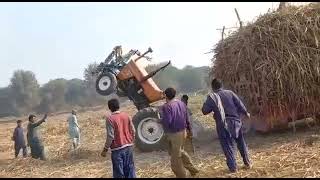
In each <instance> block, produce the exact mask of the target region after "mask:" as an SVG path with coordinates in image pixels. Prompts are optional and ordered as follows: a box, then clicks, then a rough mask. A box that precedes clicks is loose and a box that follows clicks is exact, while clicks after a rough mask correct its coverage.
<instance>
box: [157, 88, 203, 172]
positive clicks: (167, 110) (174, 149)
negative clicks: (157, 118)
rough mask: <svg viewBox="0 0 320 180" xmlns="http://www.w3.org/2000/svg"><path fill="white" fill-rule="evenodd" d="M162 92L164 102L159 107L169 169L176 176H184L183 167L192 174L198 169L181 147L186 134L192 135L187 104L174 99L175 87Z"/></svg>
mask: <svg viewBox="0 0 320 180" xmlns="http://www.w3.org/2000/svg"><path fill="white" fill-rule="evenodd" d="M164 93H165V96H166V103H165V104H164V105H163V106H162V109H161V122H162V125H163V128H164V132H165V134H166V136H167V140H168V143H169V146H168V148H169V149H168V151H169V155H170V157H171V160H170V161H171V169H172V171H173V173H174V174H175V175H176V177H177V178H185V177H186V170H185V168H186V169H187V170H188V171H189V172H190V174H191V176H194V175H196V174H197V173H198V172H199V170H198V169H196V168H195V167H194V165H193V163H192V161H191V158H190V156H189V155H188V153H187V152H185V151H184V148H183V145H184V143H185V141H186V138H187V136H192V133H191V128H190V122H189V119H188V111H187V106H186V105H185V104H184V103H183V102H182V101H180V100H178V99H175V96H176V91H175V89H173V88H167V89H166V90H165V91H164Z"/></svg>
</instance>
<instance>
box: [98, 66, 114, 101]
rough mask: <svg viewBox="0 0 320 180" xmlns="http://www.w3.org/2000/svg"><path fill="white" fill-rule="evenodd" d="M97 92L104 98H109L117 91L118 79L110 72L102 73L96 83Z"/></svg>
mask: <svg viewBox="0 0 320 180" xmlns="http://www.w3.org/2000/svg"><path fill="white" fill-rule="evenodd" d="M96 91H97V93H99V94H100V95H102V96H108V95H110V94H113V93H116V91H117V78H116V76H115V75H114V74H112V73H110V72H105V73H102V74H100V75H99V76H98V78H97V81H96Z"/></svg>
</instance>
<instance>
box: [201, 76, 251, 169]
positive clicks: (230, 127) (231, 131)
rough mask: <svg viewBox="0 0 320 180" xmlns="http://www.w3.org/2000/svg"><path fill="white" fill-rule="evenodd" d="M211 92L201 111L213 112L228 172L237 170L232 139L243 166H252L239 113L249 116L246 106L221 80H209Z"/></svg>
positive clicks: (205, 112)
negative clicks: (223, 86)
mask: <svg viewBox="0 0 320 180" xmlns="http://www.w3.org/2000/svg"><path fill="white" fill-rule="evenodd" d="M211 86H212V90H213V93H211V94H209V95H208V97H207V99H206V101H205V103H204V104H203V106H202V113H203V114H204V115H207V114H209V113H211V112H213V116H214V119H215V121H216V130H217V134H218V137H219V140H220V144H221V146H222V150H223V152H224V154H225V156H226V160H227V165H228V167H229V170H230V172H236V171H237V164H236V158H235V152H234V145H233V141H236V143H237V147H238V149H239V151H240V154H241V157H242V159H243V162H244V164H245V168H247V169H249V168H251V167H252V165H251V163H250V161H249V154H248V148H247V145H246V142H245V140H244V136H243V133H242V130H241V128H242V122H241V120H240V115H241V114H244V115H246V116H247V117H250V114H249V113H248V111H247V109H246V107H245V106H244V104H243V103H242V102H241V100H240V98H239V97H238V96H237V95H236V94H235V93H234V92H232V91H230V90H225V89H223V88H222V82H221V81H220V80H218V79H213V80H212V82H211Z"/></svg>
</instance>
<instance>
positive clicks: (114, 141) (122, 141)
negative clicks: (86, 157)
mask: <svg viewBox="0 0 320 180" xmlns="http://www.w3.org/2000/svg"><path fill="white" fill-rule="evenodd" d="M108 107H109V109H110V111H111V115H110V116H109V117H107V120H106V126H107V139H106V143H105V146H104V149H103V151H102V152H101V156H103V157H106V154H107V151H108V149H109V148H110V149H111V160H112V170H113V177H114V178H135V177H136V172H135V166H134V161H133V141H134V136H135V129H134V125H133V123H132V120H131V118H130V117H129V115H128V114H127V113H125V112H120V111H119V109H120V103H119V101H118V99H111V100H109V101H108Z"/></svg>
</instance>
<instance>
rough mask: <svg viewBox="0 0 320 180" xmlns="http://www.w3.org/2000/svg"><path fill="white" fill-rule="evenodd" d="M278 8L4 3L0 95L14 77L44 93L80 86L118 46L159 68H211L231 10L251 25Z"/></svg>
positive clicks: (231, 20)
mask: <svg viewBox="0 0 320 180" xmlns="http://www.w3.org/2000/svg"><path fill="white" fill-rule="evenodd" d="M277 7H278V2H274V3H273V2H236V3H234V2H211V3H210V2H206V3H187V2H185V3H183V2H182V3H170V2H157V3H156V2H152V3H151V2H150V3H148V2H146V3H138V2H136V3H126V2H118V3H108V2H105V3H103V2H101V3H89V2H82V3H65V2H47V3H22V2H19V3H0V27H1V28H0V52H1V53H0V67H1V71H0V87H4V86H7V85H8V84H9V81H10V78H11V76H12V74H13V71H14V70H17V69H23V70H31V71H33V72H34V73H35V74H36V77H37V79H38V81H39V83H40V84H41V85H42V84H44V83H46V82H48V81H49V80H50V79H55V78H66V79H72V78H81V79H82V77H83V70H84V68H85V67H86V66H87V65H88V64H89V63H92V62H94V61H96V62H101V61H103V60H104V59H105V57H106V56H107V54H108V53H110V51H111V50H112V48H113V47H114V46H115V45H122V46H123V48H124V49H127V50H128V49H131V48H133V49H139V50H140V51H145V50H146V49H147V48H148V47H149V46H150V47H152V48H153V50H154V53H153V54H152V57H153V58H154V62H161V61H168V60H172V63H173V65H174V66H177V67H179V68H182V67H184V66H185V65H193V66H203V65H210V57H211V56H212V54H211V55H206V54H204V53H206V52H208V51H209V50H210V49H211V48H212V47H213V45H214V44H215V43H217V42H218V41H219V40H220V38H221V33H220V31H218V30H216V29H217V28H222V27H223V26H226V27H236V26H238V21H237V17H236V14H235V12H234V8H237V9H238V12H239V14H240V17H241V19H242V20H243V21H245V22H248V21H253V20H254V18H256V17H257V16H258V15H260V14H263V13H266V12H267V11H268V9H269V8H271V9H272V8H277Z"/></svg>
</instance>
